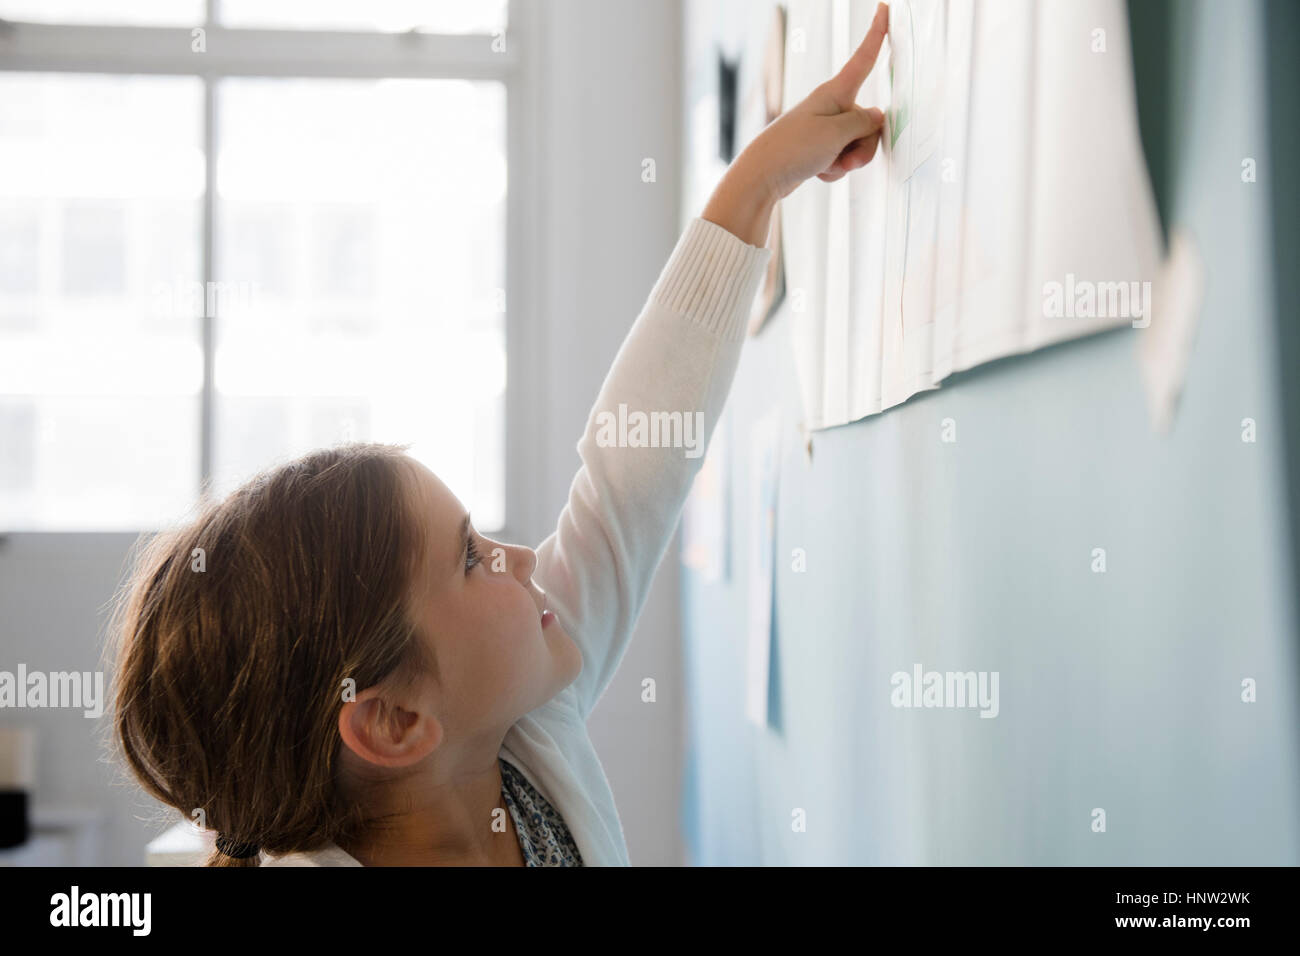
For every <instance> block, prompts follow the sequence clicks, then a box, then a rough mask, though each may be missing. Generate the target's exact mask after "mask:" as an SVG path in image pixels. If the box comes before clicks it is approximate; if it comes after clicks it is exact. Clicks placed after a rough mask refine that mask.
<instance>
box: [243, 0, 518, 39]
mask: <svg viewBox="0 0 1300 956" xmlns="http://www.w3.org/2000/svg"><path fill="white" fill-rule="evenodd" d="M220 11H221V13H220V15H221V22H222V24H223V25H225V26H230V27H271V28H276V29H296V30H383V31H390V32H404V31H406V30H417V29H418V30H422V31H426V32H430V33H492V32H495V31H498V30H504V29H505V26H506V0H439V2H437V3H430V2H429V0H368V2H366V3H359V2H357V0H221V7H220Z"/></svg>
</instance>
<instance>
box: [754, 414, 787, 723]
mask: <svg viewBox="0 0 1300 956" xmlns="http://www.w3.org/2000/svg"><path fill="white" fill-rule="evenodd" d="M781 422H782V419H781V416H780V412H779V410H778V411H776V412H772V413H770V414H768V415H767V417H765V418H762V419H759V420H758V421H757V422H755V423H754V424H753V425H751V426H750V448H749V454H750V495H749V509H748V512H747V513H748V515H749V520H750V528H749V560H748V569H749V574H748V582H747V586H748V604H749V614H748V629H747V630H748V636H747V639H746V641H745V645H746V646H745V716H746V717H747V718H748V719H749V720H751V721H753V722H754V723H755V724H757V725H759V726H760V727H766V726H767V697H768V684H769V679H770V667H771V651H772V599H773V594H774V583H775V582H774V580H773V575H774V574H775V570H776V550H775V549H776V506H777V487H778V483H779V479H780V470H781V433H782V427H781Z"/></svg>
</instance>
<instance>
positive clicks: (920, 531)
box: [683, 3, 1300, 865]
mask: <svg viewBox="0 0 1300 956" xmlns="http://www.w3.org/2000/svg"><path fill="white" fill-rule="evenodd" d="M1175 6H1176V7H1177V8H1178V9H1179V15H1180V16H1186V17H1188V20H1187V23H1186V24H1185V26H1186V27H1187V30H1186V33H1185V35H1186V36H1188V37H1189V38H1190V43H1191V46H1190V48H1189V49H1184V50H1181V51H1176V55H1178V56H1189V57H1190V58H1191V62H1192V63H1194V64H1195V65H1196V67H1195V68H1194V69H1192V70H1191V71H1190V72H1191V75H1192V85H1193V89H1192V91H1191V95H1188V96H1186V98H1185V101H1184V102H1181V103H1179V104H1178V105H1177V106H1176V107H1175V108H1177V109H1179V110H1180V111H1182V115H1180V117H1179V119H1178V122H1177V123H1176V124H1174V125H1175V129H1176V130H1177V135H1178V137H1179V138H1180V140H1181V143H1180V144H1176V145H1177V148H1176V150H1175V153H1176V159H1175V164H1176V176H1175V177H1174V183H1173V192H1172V197H1171V213H1172V214H1171V219H1172V221H1173V223H1174V224H1175V225H1177V224H1179V223H1182V224H1186V225H1187V226H1189V227H1190V228H1191V229H1192V231H1193V233H1194V235H1195V236H1196V238H1197V240H1198V243H1199V247H1200V251H1201V256H1202V259H1203V261H1204V263H1205V265H1206V277H1205V283H1206V298H1205V308H1204V311H1203V314H1202V319H1201V325H1200V328H1199V332H1198V335H1197V339H1196V345H1195V352H1194V354H1193V356H1192V359H1191V365H1190V369H1189V372H1188V387H1187V390H1186V393H1185V395H1184V399H1183V403H1182V406H1181V409H1180V411H1179V414H1178V417H1177V421H1176V424H1175V427H1174V430H1173V432H1172V434H1171V435H1169V436H1166V437H1158V436H1156V435H1154V434H1153V432H1152V430H1151V426H1150V423H1149V418H1148V415H1147V412H1146V406H1145V400H1144V395H1143V392H1142V384H1141V378H1140V373H1139V367H1138V364H1137V357H1136V353H1135V346H1136V344H1137V336H1139V335H1140V334H1141V333H1140V332H1138V331H1135V330H1131V329H1124V330H1120V331H1118V332H1112V333H1108V334H1105V335H1102V336H1098V337H1094V338H1091V339H1088V340H1083V341H1077V342H1074V343H1069V344H1066V345H1063V346H1059V347H1056V348H1053V349H1049V350H1046V351H1043V352H1039V353H1036V354H1033V355H1030V356H1027V357H1022V358H1015V359H1008V360H1005V361H1003V362H999V363H995V364H993V365H990V366H986V367H984V368H981V369H977V370H975V371H973V372H970V373H966V374H964V375H961V376H957V377H954V378H953V379H950V380H949V382H948V383H947V384H946V385H945V386H944V387H943V388H942V389H941V390H940V391H938V392H933V393H929V394H926V395H923V396H919V397H917V398H914V399H912V400H911V401H909V402H907V403H906V404H905V405H903V406H902V407H900V408H897V409H894V410H891V411H889V412H887V413H886V414H884V415H881V416H876V417H873V418H870V419H867V420H865V421H863V422H860V423H857V424H853V425H849V426H845V427H843V428H838V429H832V430H830V431H827V432H821V433H818V434H817V435H816V437H815V440H814V457H813V461H812V462H811V463H809V462H808V461H807V459H806V458H805V456H804V453H803V449H802V447H801V441H800V438H799V434H798V432H797V430H796V429H795V426H794V422H795V421H796V420H797V418H798V410H799V396H798V389H797V382H796V379H795V372H794V365H793V360H792V357H791V348H790V341H789V316H788V315H786V314H784V313H782V314H780V315H778V316H777V317H776V318H775V319H774V320H773V321H772V322H771V323H770V324H769V326H768V328H767V330H766V331H765V332H764V334H763V335H762V336H761V337H759V338H758V339H751V340H750V342H749V344H748V345H747V346H746V353H745V355H744V357H743V359H742V363H741V366H740V369H739V373H738V375H737V380H736V383H735V387H734V389H733V392H732V395H731V398H730V399H729V402H728V408H727V413H726V420H725V421H724V422H723V423H722V424H721V425H720V429H728V430H729V432H730V436H731V439H732V442H731V451H732V472H731V506H730V507H731V522H732V532H731V549H732V551H731V562H730V565H731V568H732V574H731V577H730V579H729V580H728V581H727V582H725V583H723V584H720V585H708V586H705V585H703V584H702V583H701V582H700V581H699V580H698V579H697V578H696V577H695V576H694V575H693V574H692V573H690V572H684V574H683V599H684V613H685V618H686V625H685V635H686V648H687V650H686V665H687V680H688V685H689V686H688V695H689V697H688V699H689V705H688V712H689V728H690V734H689V751H690V758H689V765H688V772H687V784H686V788H685V793H684V804H685V810H686V814H685V817H686V820H687V830H688V833H687V836H688V841H689V842H690V843H691V845H692V847H693V853H694V862H696V863H700V864H844V863H867V864H876V863H911V864H948V863H952V864H1017V863H1037V864H1044V863H1046V864H1067V863H1078V864H1175V865H1180V864H1264V863H1268V864H1291V865H1294V864H1296V863H1298V862H1300V833H1298V831H1297V825H1296V808H1297V797H1298V795H1300V793H1298V791H1300V773H1298V771H1297V736H1296V730H1295V728H1296V727H1297V722H1296V721H1297V706H1296V705H1297V695H1296V674H1297V667H1296V653H1295V648H1296V625H1295V608H1294V606H1293V600H1294V595H1293V594H1292V591H1291V588H1290V585H1289V582H1290V581H1292V580H1294V579H1293V577H1292V572H1291V568H1290V564H1289V550H1288V548H1289V542H1288V539H1287V529H1286V519H1285V512H1284V510H1283V509H1284V501H1283V491H1284V487H1285V486H1284V481H1285V479H1284V476H1283V469H1282V466H1283V456H1284V447H1283V443H1282V440H1283V431H1282V421H1281V409H1280V401H1279V395H1278V376H1277V371H1276V364H1275V357H1274V348H1275V341H1274V340H1275V330H1274V325H1273V323H1274V322H1275V319H1274V311H1273V309H1274V305H1273V302H1272V297H1271V289H1272V287H1273V283H1272V280H1273V275H1272V271H1271V265H1270V257H1269V246H1268V242H1269V236H1268V229H1269V218H1268V217H1269V205H1270V203H1269V195H1270V194H1269V186H1268V182H1267V180H1268V170H1267V168H1266V164H1265V163H1263V162H1262V161H1261V164H1260V170H1261V177H1260V182H1258V183H1256V184H1254V185H1245V184H1242V183H1241V182H1240V181H1239V177H1238V172H1239V169H1240V163H1241V159H1242V157H1244V156H1256V157H1260V158H1262V157H1263V156H1264V155H1265V151H1266V148H1267V147H1266V142H1265V138H1264V134H1265V112H1264V111H1265V109H1266V108H1267V105H1266V104H1267V100H1266V95H1265V91H1264V88H1263V85H1262V77H1263V69H1264V64H1263V46H1262V39H1263V30H1264V24H1263V22H1262V14H1261V12H1260V8H1259V6H1258V5H1257V4H1251V3H1232V4H1214V3H1195V4H1188V5H1183V4H1177V5H1175ZM778 404H779V405H780V406H782V407H783V408H784V409H785V410H786V414H785V421H786V431H785V437H784V443H783V461H782V466H781V489H780V506H779V512H778V528H777V556H778V557H777V572H778V577H777V581H776V610H775V622H776V627H775V635H774V638H773V645H772V654H773V664H772V667H773V672H772V674H773V681H772V690H771V703H772V708H773V713H774V716H773V723H774V726H771V727H769V728H768V729H766V730H762V729H759V728H757V727H754V726H752V725H750V724H748V723H747V722H746V721H745V720H744V717H743V713H744V697H743V694H744V689H743V679H744V673H745V672H744V640H745V632H744V621H745V588H746V581H745V576H744V568H745V555H746V554H747V546H748V541H749V535H750V532H751V529H750V526H749V522H748V519H747V517H746V514H747V507H746V502H747V497H746V496H747V495H748V489H749V485H748V470H747V467H746V462H747V458H748V449H747V448H746V441H745V439H746V436H747V434H748V426H749V424H750V423H751V422H752V421H754V420H755V419H757V418H758V417H759V416H761V415H762V414H764V413H765V412H767V411H768V410H770V409H772V408H773V407H775V406H776V405H778ZM949 417H951V418H953V419H955V420H956V423H957V432H958V440H957V442H956V443H955V444H944V443H941V442H940V440H939V423H940V421H941V420H942V419H944V418H949ZM1246 417H1250V418H1254V419H1255V420H1256V421H1257V422H1258V442H1257V443H1255V444H1247V443H1243V442H1242V441H1241V438H1240V434H1241V429H1240V422H1241V420H1242V419H1243V418H1246ZM796 547H800V548H804V549H805V550H806V552H807V555H808V558H807V560H808V570H807V572H806V573H803V574H799V573H795V572H793V571H791V569H790V553H791V549H793V548H796ZM1094 547H1104V548H1105V549H1106V551H1107V564H1108V571H1107V573H1105V574H1094V573H1092V572H1091V570H1090V560H1091V551H1092V549H1093V548H1094ZM914 662H921V663H922V664H924V665H925V666H926V668H927V669H936V670H975V671H981V670H982V671H998V672H999V673H1000V698H1001V713H1000V715H999V716H998V717H997V718H996V719H993V720H988V719H980V718H978V716H977V715H976V713H975V712H973V711H958V710H902V709H895V708H893V707H891V706H890V701H889V694H890V690H891V688H890V684H889V678H890V675H891V674H893V673H894V672H895V671H897V670H910V669H911V666H912V664H913V663H914ZM1246 677H1251V678H1254V679H1255V680H1256V681H1257V683H1258V688H1259V701H1258V702H1257V703H1255V704H1245V703H1242V702H1241V700H1240V683H1241V680H1242V679H1243V678H1246ZM795 807H801V808H804V809H805V810H806V811H807V815H808V828H807V832H806V833H793V832H792V831H791V824H790V821H791V810H792V808H795ZM1094 807H1103V808H1105V810H1106V812H1107V832H1106V833H1104V834H1097V833H1093V832H1092V831H1091V829H1090V822H1091V816H1090V813H1091V810H1092V808H1094Z"/></svg>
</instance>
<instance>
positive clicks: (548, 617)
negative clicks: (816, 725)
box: [542, 607, 555, 628]
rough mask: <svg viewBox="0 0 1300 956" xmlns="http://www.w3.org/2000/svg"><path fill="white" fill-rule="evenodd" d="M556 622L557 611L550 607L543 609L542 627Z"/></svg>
mask: <svg viewBox="0 0 1300 956" xmlns="http://www.w3.org/2000/svg"><path fill="white" fill-rule="evenodd" d="M554 623H555V612H554V611H552V610H551V609H550V608H549V607H548V608H546V609H545V610H543V611H542V627H544V628H546V627H550V626H551V625H552V624H554Z"/></svg>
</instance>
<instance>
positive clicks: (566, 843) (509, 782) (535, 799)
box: [497, 757, 582, 866]
mask: <svg viewBox="0 0 1300 956" xmlns="http://www.w3.org/2000/svg"><path fill="white" fill-rule="evenodd" d="M497 762H498V763H500V764H501V782H502V787H501V793H502V794H503V795H504V796H505V798H506V806H507V807H509V808H510V816H511V818H512V819H513V820H514V821H515V830H516V831H517V832H518V833H519V848H520V849H521V850H523V854H524V865H525V866H582V854H581V853H579V852H578V845H577V844H576V843H574V842H573V836H572V834H570V833H569V828H568V827H567V826H565V823H564V818H563V817H561V816H560V814H559V811H557V810H556V809H555V807H553V806H551V804H550V802H549V801H548V800H547V799H546V798H545V797H543V796H542V795H541V794H540V793H538V792H537V789H536V788H535V787H534V786H533V785H532V784H531V783H529V782H528V780H527V779H525V777H524V775H523V774H522V773H520V772H519V771H518V770H516V769H515V768H514V767H512V766H511V765H510V764H508V763H506V761H504V760H502V759H501V758H500V757H498V758H497Z"/></svg>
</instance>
